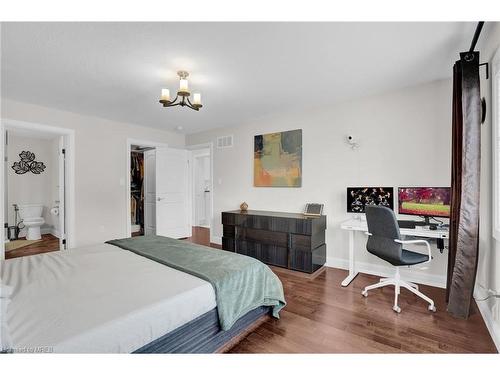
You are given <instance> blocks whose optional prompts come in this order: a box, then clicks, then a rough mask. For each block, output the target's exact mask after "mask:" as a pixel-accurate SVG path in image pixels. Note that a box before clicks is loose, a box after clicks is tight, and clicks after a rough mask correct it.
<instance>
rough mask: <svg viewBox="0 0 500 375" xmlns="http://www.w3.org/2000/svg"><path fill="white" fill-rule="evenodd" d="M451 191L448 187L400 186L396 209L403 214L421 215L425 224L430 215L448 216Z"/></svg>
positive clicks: (427, 222)
mask: <svg viewBox="0 0 500 375" xmlns="http://www.w3.org/2000/svg"><path fill="white" fill-rule="evenodd" d="M450 204H451V191H450V188H448V187H400V188H398V211H399V213H400V214H404V215H415V216H423V217H424V218H425V222H424V224H425V225H428V224H429V218H430V217H450Z"/></svg>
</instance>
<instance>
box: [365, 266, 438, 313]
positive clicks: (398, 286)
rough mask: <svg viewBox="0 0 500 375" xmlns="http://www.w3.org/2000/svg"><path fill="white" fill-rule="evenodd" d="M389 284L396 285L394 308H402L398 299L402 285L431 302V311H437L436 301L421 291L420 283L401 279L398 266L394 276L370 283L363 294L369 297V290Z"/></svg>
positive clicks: (399, 310)
mask: <svg viewBox="0 0 500 375" xmlns="http://www.w3.org/2000/svg"><path fill="white" fill-rule="evenodd" d="M388 285H394V306H393V307H392V309H393V310H394V311H395V312H397V313H400V312H401V308H400V307H399V305H398V299H399V295H400V294H401V287H403V288H406V289H408V290H409V291H410V292H412V293H413V294H415V295H417V296H418V297H420V298H422V299H423V300H425V301H426V302H428V303H429V307H428V309H429V311H432V312H436V306H435V305H434V301H433V300H432V299H430V298H429V297H427V296H426V295H425V294H423V293H422V292H421V291H419V290H418V285H417V284H414V283H410V282H408V281H404V280H402V279H401V276H400V274H399V268H396V275H395V276H394V277H389V278H383V279H380V281H379V282H378V283H376V284H372V285H368V286H367V287H365V289H363V291H362V292H361V294H362V295H363V296H364V297H368V291H369V290H372V289H377V288H383V287H384V286H388Z"/></svg>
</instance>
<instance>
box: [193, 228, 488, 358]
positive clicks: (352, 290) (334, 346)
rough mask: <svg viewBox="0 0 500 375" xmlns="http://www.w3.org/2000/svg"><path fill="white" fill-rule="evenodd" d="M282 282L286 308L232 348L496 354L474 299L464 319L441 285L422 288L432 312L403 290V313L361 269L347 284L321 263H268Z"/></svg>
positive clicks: (203, 240) (204, 238)
mask: <svg viewBox="0 0 500 375" xmlns="http://www.w3.org/2000/svg"><path fill="white" fill-rule="evenodd" d="M188 240H190V241H191V242H195V243H199V244H202V245H207V246H208V245H210V236H209V231H208V229H206V228H197V229H196V230H193V237H191V238H190V239H188ZM273 271H274V272H275V273H276V274H277V275H278V277H279V278H280V279H281V281H282V283H283V287H284V290H285V299H286V301H287V306H286V307H285V308H284V309H283V310H282V312H281V314H280V315H281V319H279V320H276V319H270V320H268V321H266V322H264V323H263V324H262V325H260V326H259V327H258V328H256V329H255V330H254V331H253V332H251V333H250V334H249V335H248V336H246V337H245V338H244V339H243V340H241V341H240V342H239V343H238V344H237V345H236V346H234V347H233V348H232V349H231V350H230V353H496V352H497V351H496V348H495V345H494V343H493V341H492V339H491V337H490V335H489V333H488V330H487V328H486V326H485V324H484V321H483V319H482V317H481V315H480V313H479V311H478V308H477V306H476V304H475V303H474V306H473V308H472V315H471V317H470V318H469V319H468V320H462V319H455V318H453V317H451V316H450V315H449V314H448V313H447V312H446V304H445V291H444V289H440V288H434V287H430V286H425V285H423V286H421V290H422V291H423V292H424V293H426V294H428V295H429V296H430V297H431V298H433V299H434V301H435V303H436V307H437V312H436V313H431V312H429V311H428V310H427V304H426V303H425V302H424V301H422V300H421V299H419V298H418V297H416V296H414V295H413V294H411V293H410V292H409V291H407V290H404V289H402V291H401V296H400V306H401V309H402V312H401V313H400V314H396V313H395V312H393V311H392V303H393V298H394V289H393V288H392V287H385V288H383V289H378V290H373V291H370V292H369V295H368V298H364V297H362V296H361V290H362V289H363V288H364V287H365V286H366V285H369V284H373V283H375V282H377V281H378V278H377V277H376V276H371V275H365V274H360V275H359V276H358V277H357V278H356V279H355V280H354V281H353V282H352V283H351V284H350V285H349V286H348V287H346V288H343V287H341V286H340V282H341V281H342V279H344V278H345V277H346V276H347V271H344V270H340V269H335V268H329V267H326V268H325V271H324V272H322V273H320V274H319V275H318V276H317V277H316V278H314V279H310V278H306V277H303V276H300V274H296V273H291V272H290V271H286V272H285V271H282V270H281V269H279V268H273Z"/></svg>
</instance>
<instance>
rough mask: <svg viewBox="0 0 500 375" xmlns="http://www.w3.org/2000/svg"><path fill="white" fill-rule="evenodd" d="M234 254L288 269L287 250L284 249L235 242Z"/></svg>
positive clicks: (239, 241) (254, 243)
mask: <svg viewBox="0 0 500 375" xmlns="http://www.w3.org/2000/svg"><path fill="white" fill-rule="evenodd" d="M235 242H236V252H237V253H238V254H243V255H247V256H250V257H252V258H256V259H258V260H260V261H261V262H264V263H267V264H271V265H274V266H279V267H288V249H287V248H286V247H281V246H276V245H269V244H262V243H257V242H251V241H242V240H236V241H235Z"/></svg>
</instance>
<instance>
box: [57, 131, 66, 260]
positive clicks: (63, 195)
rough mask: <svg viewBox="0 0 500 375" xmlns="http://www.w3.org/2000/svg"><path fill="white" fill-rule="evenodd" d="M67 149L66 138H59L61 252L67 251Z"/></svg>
mask: <svg viewBox="0 0 500 375" xmlns="http://www.w3.org/2000/svg"><path fill="white" fill-rule="evenodd" d="M65 186H66V149H65V148H64V137H63V136H61V137H60V138H59V204H58V206H59V250H64V249H66V220H65V216H66V215H65V214H66V208H65V202H66V188H65Z"/></svg>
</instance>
